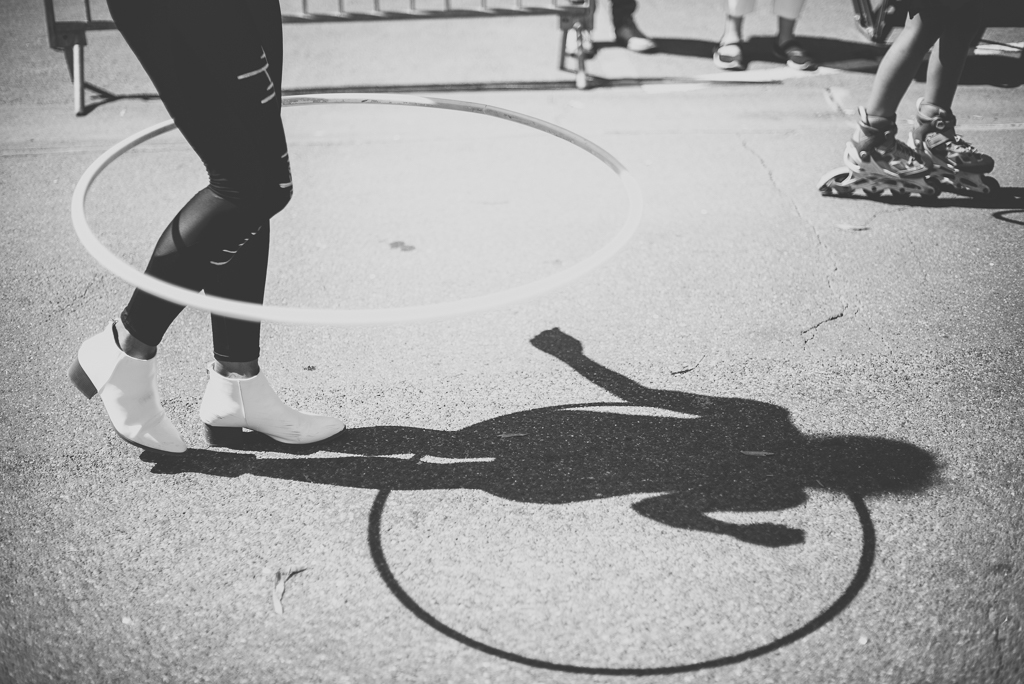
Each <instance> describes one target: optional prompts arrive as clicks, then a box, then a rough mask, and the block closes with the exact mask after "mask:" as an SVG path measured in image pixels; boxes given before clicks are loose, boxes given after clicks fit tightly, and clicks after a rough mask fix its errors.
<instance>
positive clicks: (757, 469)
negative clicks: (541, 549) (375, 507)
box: [143, 328, 936, 547]
mask: <svg viewBox="0 0 1024 684" xmlns="http://www.w3.org/2000/svg"><path fill="white" fill-rule="evenodd" d="M531 343H532V344H533V346H534V347H536V348H537V349H539V350H541V351H543V352H545V353H547V354H550V355H551V356H553V357H555V358H557V359H559V360H561V361H563V362H564V363H565V364H567V365H568V366H569V367H570V368H572V369H573V370H575V371H576V372H578V373H579V374H580V375H582V376H583V377H584V378H586V379H587V380H589V381H591V382H593V383H594V384H596V385H598V386H600V387H601V388H603V389H605V390H607V391H608V392H610V393H611V394H613V395H615V396H616V397H618V398H619V399H620V400H621V402H609V403H601V404H578V405H569V406H554V407H546V408H540V409H534V410H529V411H523V412H519V413H512V414H508V415H504V416H500V417H498V418H494V419H492V420H487V421H484V422H481V423H477V424H476V425H471V426H469V427H466V428H463V429H461V430H455V431H444V430H429V429H424V428H416V427H406V426H378V427H369V428H354V429H350V430H347V431H345V432H344V433H342V437H341V438H340V439H338V440H336V441H334V442H333V443H328V444H321V445H318V446H316V447H312V448H309V447H307V448H305V449H302V448H299V449H289V448H288V447H285V446H283V445H280V444H277V443H274V442H270V441H269V440H265V439H264V438H262V437H260V436H258V435H255V434H254V435H252V436H251V437H252V443H251V444H249V445H247V450H249V451H253V452H259V451H267V452H278V453H280V452H282V451H287V452H288V453H290V454H291V456H290V457H286V458H266V457H262V458H257V456H256V455H255V454H252V453H248V454H237V453H234V454H226V453H223V452H215V451H208V450H203V451H199V450H193V451H191V452H189V453H188V454H186V455H184V456H158V455H156V454H154V453H151V452H147V453H145V454H143V458H144V460H147V461H149V462H151V463H153V464H154V467H153V471H152V472H154V473H159V474H174V473H182V472H194V473H203V474H208V475H216V476H221V477H238V476H240V475H246V474H248V475H255V476H258V477H271V478H279V479H286V480H295V481H301V482H311V483H319V484H325V485H335V486H342V487H359V488H369V489H381V490H423V489H478V490H482V491H485V492H488V493H490V494H493V495H494V496H499V497H502V498H504V499H509V500H512V501H519V502H525V503H534V504H566V503H572V502H579V501H589V500H595V499H602V498H609V497H617V496H623V495H629V494H648V493H649V494H651V495H652V496H650V497H649V498H645V499H642V500H640V501H637V502H636V503H634V504H633V505H632V509H633V510H634V511H635V512H636V513H639V514H640V515H642V516H645V517H647V518H649V519H651V520H655V521H657V522H659V523H662V524H665V525H668V526H671V527H674V528H678V529H684V530H693V531H700V532H706V533H711V534H720V535H727V536H730V537H734V538H735V539H738V540H740V541H744V542H747V543H750V544H756V545H759V546H766V547H779V546H787V545H792V544H800V543H802V542H803V540H804V532H803V531H802V530H799V529H794V528H791V527H787V526H784V525H778V524H774V523H753V524H734V523H728V522H723V521H721V520H717V519H715V518H714V517H712V516H711V515H709V514H713V513H716V512H739V511H744V512H768V511H779V510H783V509H787V508H793V507H796V506H799V505H800V504H802V503H803V502H805V501H806V500H807V490H808V489H810V488H816V489H821V490H825V491H831V492H839V493H843V494H847V495H850V496H857V497H863V496H869V495H873V494H883V493H901V492H902V493H908V492H915V491H919V490H922V489H924V488H925V487H927V486H928V485H929V484H931V483H932V482H933V481H934V479H935V477H936V465H935V461H934V459H933V457H932V456H931V455H930V454H929V453H927V452H926V451H924V450H922V449H920V448H918V447H915V446H913V445H912V444H908V443H905V442H899V441H895V440H889V439H883V438H879V437H866V436H858V435H844V436H815V435H806V434H804V433H802V432H801V431H800V430H799V429H797V428H796V426H794V424H793V422H792V420H791V419H790V416H789V412H788V411H787V410H786V409H784V408H782V407H780V406H776V405H774V404H770V403H766V402H761V401H754V400H751V399H739V398H730V397H715V396H707V395H700V394H694V393H690V392H681V391H672V390H660V389H652V388H648V387H644V386H643V385H641V384H639V383H637V382H634V381H633V380H630V379H629V378H627V377H625V376H623V375H620V374H618V373H616V372H614V371H612V370H609V369H608V368H605V367H603V366H601V365H600V364H598V363H597V362H596V361H593V360H592V359H590V358H588V357H587V356H586V355H585V354H584V353H583V346H582V345H581V344H580V342H578V341H577V340H576V339H574V338H573V337H571V336H569V335H567V334H565V333H563V332H562V331H561V330H559V329H557V328H555V329H552V330H547V331H544V332H542V333H540V334H539V335H537V336H536V337H534V338H533V340H531ZM314 451H315V452H316V453H318V454H321V455H318V456H316V457H309V456H310V454H311V453H313V452H314ZM324 452H332V453H335V454H338V455H337V456H334V457H330V456H324V455H322V454H323V453H324ZM398 455H404V457H403V458H395V456H398Z"/></svg>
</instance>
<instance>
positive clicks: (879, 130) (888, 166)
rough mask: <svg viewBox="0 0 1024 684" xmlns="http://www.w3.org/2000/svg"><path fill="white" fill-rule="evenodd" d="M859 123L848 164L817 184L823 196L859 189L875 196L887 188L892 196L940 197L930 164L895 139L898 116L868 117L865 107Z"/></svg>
mask: <svg viewBox="0 0 1024 684" xmlns="http://www.w3.org/2000/svg"><path fill="white" fill-rule="evenodd" d="M858 124H859V131H858V132H857V134H855V135H854V137H853V139H852V140H850V141H849V142H848V143H846V152H845V153H844V155H843V161H844V162H845V163H846V166H844V167H842V168H838V169H835V170H833V171H829V172H828V173H827V174H825V176H824V177H823V178H822V179H821V181H820V182H819V183H818V190H819V192H821V194H822V195H825V196H838V197H850V196H852V195H854V193H856V192H857V191H858V190H860V191H861V192H862V193H864V195H865V196H867V197H869V198H872V199H874V198H878V197H881V196H882V195H883V194H884V193H885V192H886V191H888V192H889V194H890V195H891V196H893V197H905V196H910V195H918V196H920V197H936V196H938V194H939V182H938V181H937V180H936V179H934V178H933V177H932V168H931V166H930V165H929V164H928V162H927V161H926V160H925V159H924V158H922V157H921V156H920V155H919V154H918V153H917V151H916V150H915V149H914V148H912V147H909V146H907V145H905V144H903V143H902V142H900V141H899V140H897V139H896V117H892V118H886V117H880V116H871V117H869V116H868V113H867V111H865V110H864V108H863V107H862V108H860V110H859V121H858Z"/></svg>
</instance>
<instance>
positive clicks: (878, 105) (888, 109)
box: [865, 12, 943, 119]
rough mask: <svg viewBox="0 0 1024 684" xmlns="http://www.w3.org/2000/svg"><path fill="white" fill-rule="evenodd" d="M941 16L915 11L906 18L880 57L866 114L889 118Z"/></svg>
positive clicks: (935, 36) (939, 27)
mask: <svg viewBox="0 0 1024 684" xmlns="http://www.w3.org/2000/svg"><path fill="white" fill-rule="evenodd" d="M942 29H943V26H942V21H941V17H938V16H935V15H934V14H932V13H929V12H919V13H918V14H916V15H915V16H914V17H912V18H908V19H907V24H906V26H905V27H904V29H903V31H902V32H901V33H900V35H899V36H898V37H897V38H896V40H895V41H894V42H893V44H892V46H890V47H889V50H888V52H886V53H885V56H884V57H882V61H881V63H880V64H879V65H878V71H877V72H876V73H875V80H874V82H873V84H872V86H871V95H870V96H869V98H868V103H867V106H866V107H865V109H866V110H867V113H868V116H869V117H873V118H877V119H891V118H892V117H894V116H895V115H896V108H897V107H899V104H900V101H901V100H902V99H903V96H904V95H905V94H906V92H907V88H909V87H910V83H911V82H912V81H913V80H914V74H916V73H917V70H918V69H919V68H920V66H921V61H922V60H923V59H924V56H925V54H927V52H928V50H929V49H930V48H931V47H932V45H934V44H935V41H936V40H938V38H939V35H940V34H941V33H942Z"/></svg>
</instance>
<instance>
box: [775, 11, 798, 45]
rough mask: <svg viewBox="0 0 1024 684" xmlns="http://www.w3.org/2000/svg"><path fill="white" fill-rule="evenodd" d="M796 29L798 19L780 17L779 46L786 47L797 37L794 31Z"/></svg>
mask: <svg viewBox="0 0 1024 684" xmlns="http://www.w3.org/2000/svg"><path fill="white" fill-rule="evenodd" d="M795 28H796V19H787V18H786V17H779V36H778V42H779V45H785V44H786V43H788V42H789V41H791V40H793V38H794V37H795V36H794V35H793V31H794V29H795Z"/></svg>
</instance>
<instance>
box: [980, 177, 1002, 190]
mask: <svg viewBox="0 0 1024 684" xmlns="http://www.w3.org/2000/svg"><path fill="white" fill-rule="evenodd" d="M981 182H982V183H984V184H985V189H984V190H982V192H984V193H989V192H995V191H996V190H998V189H999V188H1000V186H999V181H997V180H996V179H995V178H989V177H987V176H986V177H985V178H982V180H981Z"/></svg>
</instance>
